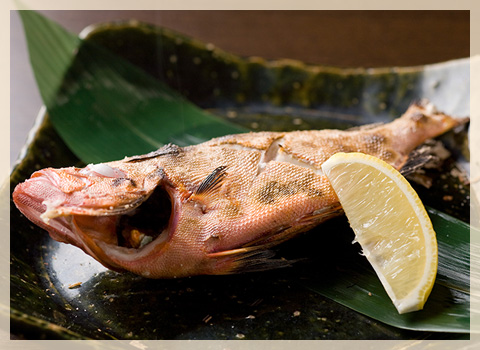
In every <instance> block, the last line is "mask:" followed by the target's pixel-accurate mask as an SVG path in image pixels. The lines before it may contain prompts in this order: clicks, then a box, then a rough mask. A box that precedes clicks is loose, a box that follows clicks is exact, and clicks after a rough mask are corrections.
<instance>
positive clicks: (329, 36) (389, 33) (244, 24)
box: [10, 10, 470, 166]
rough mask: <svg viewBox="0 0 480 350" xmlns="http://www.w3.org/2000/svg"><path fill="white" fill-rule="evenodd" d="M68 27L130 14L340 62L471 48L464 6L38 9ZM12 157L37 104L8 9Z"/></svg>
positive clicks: (235, 47) (435, 55) (257, 49)
mask: <svg viewBox="0 0 480 350" xmlns="http://www.w3.org/2000/svg"><path fill="white" fill-rule="evenodd" d="M40 12H41V13H42V14H44V15H45V16H47V17H48V18H50V19H52V20H54V21H56V22H57V23H59V24H60V25H62V26H63V27H64V28H66V29H67V30H69V31H71V32H74V33H80V32H81V31H82V29H84V28H85V27H87V26H88V25H90V24H94V23H100V22H105V21H111V20H119V19H136V20H139V21H145V22H149V23H153V24H157V25H161V26H165V27H168V28H170V29H174V30H176V31H179V32H181V33H183V34H186V35H189V36H192V37H195V38H197V39H199V40H201V41H204V42H207V43H212V44H214V45H215V46H217V47H219V48H222V49H223V50H225V51H229V52H232V53H234V54H237V55H240V56H260V57H264V58H267V59H279V58H289V59H295V60H300V61H303V62H306V63H311V64H319V65H327V66H338V67H367V68H369V67H391V66H416V65H425V64H431V63H438V62H443V61H448V60H452V59H457V58H464V57H468V56H469V55H470V13H469V11H438V10H435V11H40ZM10 26H11V31H10V33H11V34H10V35H11V44H10V45H11V47H10V49H11V50H10V55H11V56H10V62H11V63H10V69H11V79H10V106H11V108H10V164H11V166H12V165H13V164H14V162H15V160H16V159H17V157H18V155H19V153H20V150H21V148H22V146H23V144H24V143H25V141H26V139H27V135H28V131H29V130H30V129H31V128H32V126H33V124H34V120H35V118H36V116H37V114H38V112H39V110H40V107H41V106H42V104H43V103H42V101H41V98H40V94H39V93H38V89H37V86H36V83H35V80H34V77H33V73H32V70H31V68H30V62H29V58H28V51H27V48H26V43H25V38H24V33H23V28H22V24H21V21H20V18H19V15H18V13H17V12H16V11H11V20H10Z"/></svg>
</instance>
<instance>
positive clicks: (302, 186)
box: [256, 180, 323, 205]
mask: <svg viewBox="0 0 480 350" xmlns="http://www.w3.org/2000/svg"><path fill="white" fill-rule="evenodd" d="M310 182H311V181H308V180H304V181H298V182H297V181H295V182H294V181H292V182H288V183H280V182H278V181H269V182H268V183H267V184H266V185H265V186H262V187H261V188H260V190H259V191H258V194H257V197H256V198H257V200H258V202H260V203H262V204H267V205H272V204H275V203H277V202H278V201H279V200H280V199H285V198H288V197H291V196H294V195H296V194H299V193H305V194H306V195H307V196H309V197H320V196H322V194H323V193H322V191H320V190H319V189H316V188H312V187H310V186H308V185H306V184H308V183H310Z"/></svg>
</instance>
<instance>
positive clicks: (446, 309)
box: [304, 208, 480, 333]
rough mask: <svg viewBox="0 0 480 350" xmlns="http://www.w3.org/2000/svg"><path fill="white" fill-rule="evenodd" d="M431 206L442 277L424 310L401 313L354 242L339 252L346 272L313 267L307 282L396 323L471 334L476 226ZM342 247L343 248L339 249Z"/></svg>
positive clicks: (351, 305) (337, 263)
mask: <svg viewBox="0 0 480 350" xmlns="http://www.w3.org/2000/svg"><path fill="white" fill-rule="evenodd" d="M427 209H428V213H429V215H430V218H431V220H432V223H433V226H434V229H435V232H436V233H437V241H438V251H439V257H438V273H437V278H436V282H435V285H434V287H433V289H432V292H431V294H430V296H429V298H428V300H427V302H426V304H425V306H424V309H423V310H421V311H416V312H413V313H407V314H402V315H400V314H398V312H397V310H396V309H395V307H394V306H393V303H392V302H391V300H390V299H389V297H388V295H387V293H386V292H385V290H384V288H383V286H382V285H381V283H380V281H379V279H378V277H377V276H376V274H375V272H374V270H373V268H372V267H371V266H370V265H369V264H368V262H367V260H366V259H365V258H364V257H363V256H361V255H360V253H359V252H358V251H356V252H355V249H354V248H353V247H352V248H351V249H349V250H348V251H347V252H344V253H340V254H339V255H337V256H336V257H335V259H336V261H335V262H333V264H335V270H334V271H336V272H340V273H330V274H324V273H323V272H324V271H325V270H324V269H322V270H320V269H318V270H317V271H318V272H312V271H310V273H309V274H308V279H307V280H306V282H304V283H305V285H306V286H307V287H308V288H310V289H312V290H314V291H316V292H318V293H320V294H322V295H324V296H326V297H328V298H331V299H333V300H335V301H337V302H338V303H340V304H342V305H345V306H347V307H349V308H351V309H353V310H356V311H358V312H360V313H362V314H364V315H367V316H370V317H372V318H374V319H376V320H379V321H382V322H384V323H386V324H389V325H392V326H395V327H399V328H405V329H411V330H417V331H432V332H458V333H468V332H469V331H470V278H469V276H470V259H469V257H470V227H469V225H467V224H465V223H463V222H462V221H459V220H457V219H455V218H453V217H451V216H448V215H446V214H443V213H441V212H439V211H437V210H435V209H432V208H427ZM479 233H480V232H475V234H479ZM343 243H345V242H343ZM331 249H335V248H333V247H332V248H331ZM340 250H341V248H340V247H339V249H338V250H336V251H340ZM315 267H317V268H318V264H315V265H314V266H312V268H313V269H315Z"/></svg>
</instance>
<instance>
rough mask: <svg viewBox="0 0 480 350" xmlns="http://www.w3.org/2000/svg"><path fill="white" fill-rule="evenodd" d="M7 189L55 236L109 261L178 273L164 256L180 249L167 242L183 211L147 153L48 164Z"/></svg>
mask: <svg viewBox="0 0 480 350" xmlns="http://www.w3.org/2000/svg"><path fill="white" fill-rule="evenodd" d="M12 197H13V201H14V203H15V205H16V206H17V207H18V209H19V210H20V211H21V212H22V213H23V214H24V215H25V216H26V217H27V218H28V219H29V220H31V221H32V222H33V223H35V224H36V225H38V226H40V227H41V228H43V229H45V230H47V231H48V232H49V234H50V236H51V237H52V238H53V239H55V240H57V241H60V242H63V243H69V244H72V245H74V246H77V247H79V248H81V249H82V250H83V251H84V252H86V253H87V254H89V255H91V256H92V257H93V258H95V259H96V260H98V261H99V262H100V263H102V264H103V265H104V266H106V267H107V268H110V269H112V270H116V271H125V270H129V271H133V272H135V273H138V274H143V275H146V276H147V277H158V275H161V277H172V276H176V275H177V274H179V273H178V272H177V271H176V270H175V268H174V267H172V266H176V265H175V264H172V263H169V262H167V261H164V260H169V259H170V260H171V259H172V258H171V256H179V254H176V252H175V248H173V249H172V247H169V248H167V246H169V245H171V244H170V243H171V239H172V237H174V236H175V235H174V233H175V230H176V223H177V218H178V216H179V215H180V214H181V212H182V210H181V208H182V206H181V205H179V191H178V188H175V187H174V186H172V184H171V183H170V182H169V179H168V176H167V175H166V173H165V172H164V170H163V169H162V168H161V167H160V166H159V164H158V163H157V162H155V161H152V160H151V159H148V158H147V159H145V160H144V159H142V160H139V161H137V160H135V159H131V160H130V159H126V160H123V161H116V162H109V163H101V164H90V165H87V166H86V167H85V168H76V167H68V168H59V169H55V168H46V169H43V170H40V171H37V172H35V173H33V174H32V176H31V177H30V178H29V179H27V180H26V181H25V182H23V183H20V184H19V185H17V186H16V188H15V190H14V192H13V195H12ZM174 207H175V208H174ZM171 246H173V247H176V245H175V244H173V245H171ZM165 252H167V254H164V253H165ZM163 256H165V259H162V257H163ZM165 266H170V267H171V269H170V270H168V269H167V271H165Z"/></svg>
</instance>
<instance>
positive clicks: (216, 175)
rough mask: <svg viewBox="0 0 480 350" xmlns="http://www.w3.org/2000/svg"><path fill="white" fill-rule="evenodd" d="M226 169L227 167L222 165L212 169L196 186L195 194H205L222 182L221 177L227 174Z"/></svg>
mask: <svg viewBox="0 0 480 350" xmlns="http://www.w3.org/2000/svg"><path fill="white" fill-rule="evenodd" d="M226 169H227V167H226V166H224V165H222V166H219V167H218V168H216V169H215V170H213V171H212V172H211V173H210V175H208V176H207V177H206V178H205V180H203V181H202V183H201V184H200V185H199V186H198V188H197V189H196V191H195V195H205V194H207V193H209V192H211V191H213V190H214V189H216V188H217V186H218V185H219V184H220V183H221V182H222V180H223V178H224V177H225V176H226V175H227V172H226Z"/></svg>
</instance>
